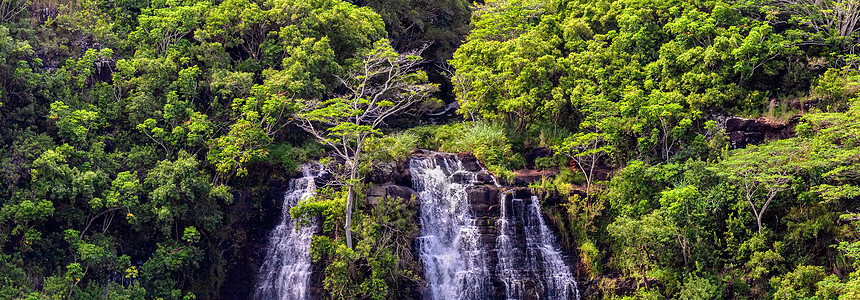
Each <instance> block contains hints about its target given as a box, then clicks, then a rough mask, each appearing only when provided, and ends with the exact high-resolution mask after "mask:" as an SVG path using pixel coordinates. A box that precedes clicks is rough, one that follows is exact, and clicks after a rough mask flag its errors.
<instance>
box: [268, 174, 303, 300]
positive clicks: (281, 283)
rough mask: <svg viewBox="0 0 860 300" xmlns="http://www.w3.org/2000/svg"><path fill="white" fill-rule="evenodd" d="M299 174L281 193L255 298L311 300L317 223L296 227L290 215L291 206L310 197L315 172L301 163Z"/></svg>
mask: <svg viewBox="0 0 860 300" xmlns="http://www.w3.org/2000/svg"><path fill="white" fill-rule="evenodd" d="M302 175H303V176H302V177H301V178H295V179H292V180H290V183H289V189H288V190H287V191H286V193H284V207H283V210H282V214H283V216H282V217H281V223H280V224H278V226H277V227H275V229H274V230H272V234H271V236H270V237H269V245H268V248H267V252H266V260H265V261H263V265H262V266H261V267H260V274H259V283H258V285H257V290H256V292H255V293H254V299H260V300H269V299H278V300H294V299H310V295H309V287H308V285H309V282H310V277H311V257H310V248H311V237H312V236H313V234H314V232H315V231H316V225H315V224H314V225H312V226H302V227H299V228H296V226H295V225H296V224H295V222H293V220H292V219H291V218H290V208H292V207H293V206H296V204H298V203H299V201H301V200H304V199H307V198H309V197H311V196H313V194H314V192H315V191H316V183H315V182H314V180H315V179H316V178H317V175H318V171H315V170H313V167H312V166H310V165H302Z"/></svg>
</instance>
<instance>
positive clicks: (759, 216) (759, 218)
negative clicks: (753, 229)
mask: <svg viewBox="0 0 860 300" xmlns="http://www.w3.org/2000/svg"><path fill="white" fill-rule="evenodd" d="M761 217H762V216H761V215H756V216H755V221H756V223H758V234H759V235H761Z"/></svg>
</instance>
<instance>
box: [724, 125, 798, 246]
mask: <svg viewBox="0 0 860 300" xmlns="http://www.w3.org/2000/svg"><path fill="white" fill-rule="evenodd" d="M802 152H803V147H802V144H799V143H797V141H795V140H781V141H776V142H773V143H768V144H765V145H762V146H750V147H748V148H746V149H743V150H740V151H738V152H735V153H734V154H733V155H731V156H729V157H728V158H726V160H724V161H723V162H722V166H721V170H718V172H719V174H720V175H722V176H724V177H726V178H727V179H729V180H730V181H732V182H735V183H737V185H738V186H739V187H740V188H741V192H743V196H744V198H745V199H746V200H747V203H749V206H750V209H752V212H753V215H755V219H756V223H757V225H758V233H759V234H761V232H762V224H761V220H762V217H763V216H764V213H765V211H767V208H768V206H770V203H771V202H772V201H773V199H774V198H775V197H776V195H778V194H779V193H780V192H782V191H785V190H787V189H788V188H789V183H791V181H792V180H794V178H795V177H794V175H793V172H794V169H795V166H796V165H797V162H798V160H799V159H801V157H802V156H801V153H802Z"/></svg>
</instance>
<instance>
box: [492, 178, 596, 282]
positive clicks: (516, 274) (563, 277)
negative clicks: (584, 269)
mask: <svg viewBox="0 0 860 300" xmlns="http://www.w3.org/2000/svg"><path fill="white" fill-rule="evenodd" d="M509 195H510V196H511V197H510V198H511V201H510V205H511V210H512V212H511V213H510V214H508V213H507V211H506V210H507V208H506V207H505V206H507V203H505V202H504V201H505V200H506V199H507V198H508V197H503V198H502V201H503V202H502V205H501V211H502V214H501V216H500V218H499V219H500V220H502V219H505V221H503V222H502V221H499V222H501V223H503V224H508V223H509V222H513V221H514V220H513V218H516V219H517V220H516V221H517V222H518V223H520V224H521V226H522V235H523V236H524V237H523V239H524V240H525V245H524V248H525V249H514V248H513V247H510V246H507V245H509V244H510V243H509V242H504V243H503V242H502V239H503V238H502V237H505V238H504V240H510V237H509V236H516V235H517V234H518V233H517V232H516V231H515V230H511V228H510V226H508V225H504V226H499V238H498V240H499V242H497V247H496V253H497V255H498V257H499V265H498V269H499V277H500V279H501V280H502V281H503V282H504V283H505V298H507V299H523V298H524V297H525V295H526V294H527V293H526V292H527V291H528V290H529V289H533V290H534V292H533V293H532V294H543V295H544V296H543V297H542V298H544V299H579V290H578V289H577V284H576V279H575V278H574V276H573V273H572V272H571V271H570V267H569V266H568V265H567V263H565V262H564V260H563V259H562V256H561V253H560V251H559V250H558V249H559V246H558V244H557V242H556V240H555V236H553V233H552V232H551V231H550V229H549V227H547V225H546V223H545V221H544V219H543V215H542V214H541V211H540V199H538V197H537V196H531V197H529V198H528V199H516V198H515V197H514V196H513V193H510V194H509ZM509 215H510V216H509ZM523 250H524V251H523ZM503 261H505V263H503ZM530 280H531V281H532V282H530Z"/></svg>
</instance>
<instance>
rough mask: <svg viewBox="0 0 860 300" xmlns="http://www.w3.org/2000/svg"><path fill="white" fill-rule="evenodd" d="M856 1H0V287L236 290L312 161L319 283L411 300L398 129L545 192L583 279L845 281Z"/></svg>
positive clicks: (648, 284)
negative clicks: (324, 180) (381, 176)
mask: <svg viewBox="0 0 860 300" xmlns="http://www.w3.org/2000/svg"><path fill="white" fill-rule="evenodd" d="M858 7H860V3H857V1H855V0H822V1H805V0H775V1H764V0H753V1H693V0H670V1H664V0H660V1H657V0H597V1H593V0H591V1H585V0H551V1H536V0H506V1H499V0H491V1H483V2H479V3H468V2H465V1H461V0H441V1H426V0H416V1H406V0H390V1H389V0H378V1H377V0H369V1H357V2H353V3H351V2H348V1H342V0H311V1H294V0H264V1H254V0H225V1H197V0H184V1H182V0H149V1H148V0H117V1H108V0H81V1H73V2H72V1H48V0H0V141H2V144H0V274H2V280H0V299H96V298H99V299H195V298H199V299H216V298H242V297H247V296H248V295H250V293H251V291H250V289H252V288H253V285H254V278H253V277H254V276H255V275H256V273H255V272H256V271H257V270H256V267H257V266H255V265H254V264H255V263H258V262H255V260H258V259H259V255H260V252H261V251H260V249H261V248H262V247H264V245H265V238H266V234H267V232H268V230H269V229H271V226H273V224H274V223H275V219H277V217H278V215H279V214H280V203H279V201H281V200H279V199H280V197H281V195H280V193H282V192H283V190H284V184H285V182H286V180H287V179H288V178H290V177H295V176H296V175H297V172H298V171H299V166H300V164H302V163H305V162H310V161H321V162H322V163H323V164H324V165H325V166H327V167H328V168H330V169H331V170H332V171H333V172H332V173H333V174H334V180H335V181H337V182H339V183H340V184H339V185H336V186H330V187H327V188H325V189H323V190H321V191H320V193H319V195H318V196H317V197H316V198H315V199H313V200H312V201H308V202H305V203H303V204H302V205H300V206H298V207H295V208H293V210H292V214H293V216H295V217H303V216H304V217H320V220H322V224H321V232H320V234H319V235H317V236H315V238H314V242H313V246H312V249H311V254H312V257H313V259H314V262H315V270H316V271H317V273H318V275H317V277H318V278H317V280H316V281H317V284H318V290H319V295H318V296H319V297H321V298H326V299H327V298H332V299H343V298H350V299H401V298H406V297H410V296H412V295H414V293H415V287H416V286H418V285H420V284H421V282H422V279H421V275H422V274H421V270H420V264H419V263H418V262H417V258H415V257H414V255H413V254H412V253H411V252H412V250H410V249H411V248H412V241H411V239H412V238H414V236H415V235H416V232H417V230H418V228H417V226H418V225H417V224H415V223H414V222H411V220H412V219H414V215H415V213H416V212H415V211H414V207H415V205H414V203H412V202H410V201H402V200H398V199H392V198H383V199H377V200H375V201H373V202H371V201H365V200H367V197H366V195H365V194H367V190H369V186H370V183H369V180H367V179H368V177H370V175H369V174H371V173H372V172H373V170H374V169H378V168H380V167H383V166H388V165H390V164H392V163H394V162H396V161H398V160H402V159H403V158H404V157H405V156H406V155H408V154H409V153H410V152H411V151H413V150H414V149H416V148H421V149H430V150H437V151H446V152H456V153H471V154H473V155H475V157H477V158H478V159H479V160H480V162H481V163H482V164H483V165H484V166H486V167H487V169H489V170H490V171H491V172H492V173H493V174H494V175H495V176H496V177H497V178H499V179H500V180H501V181H503V182H507V183H509V184H514V185H522V186H526V185H527V186H529V187H531V189H532V190H533V191H535V192H536V193H540V194H541V195H542V196H543V198H545V199H548V200H551V201H545V202H544V203H546V204H545V205H544V207H543V210H544V212H545V214H546V215H547V217H548V220H551V221H552V223H553V224H554V226H555V228H556V229H557V231H558V234H559V237H560V240H561V241H562V243H563V244H564V246H565V247H566V248H567V250H569V252H570V253H572V254H573V257H572V259H573V260H575V261H577V271H578V274H579V277H580V278H579V279H580V282H581V286H583V287H584V289H585V290H584V291H583V295H586V296H587V298H590V299H634V298H635V299H640V298H642V299H662V298H672V299H722V298H727V299H763V298H767V299H858V298H860V222H858V220H860V201H858V200H860V186H858V184H860V161H858V160H860V98H858V95H857V92H858V91H860V88H858V85H860V76H858V73H857V71H858V69H857V68H858V66H860V58H858V56H857V55H856V54H855V50H856V49H855V48H856V46H857V44H858V42H860V36H858V32H857V31H858V24H857V21H858V20H860V9H858ZM419 56H420V57H419ZM422 57H423V58H422ZM383 71H384V72H383ZM392 74H393V75H392ZM386 76H387V77H386ZM386 79H391V80H386ZM388 82H394V83H396V84H388ZM449 103H456V104H458V107H457V111H456V115H454V116H453V117H450V116H449V117H448V118H447V119H446V118H443V117H439V114H438V112H440V111H443V110H444V109H445V107H446V106H447V105H448V104H449ZM437 123H438V124H437ZM340 149H345V150H343V151H341V150H340ZM535 174H537V175H535ZM236 274H241V275H236ZM243 289H244V290H243Z"/></svg>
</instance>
